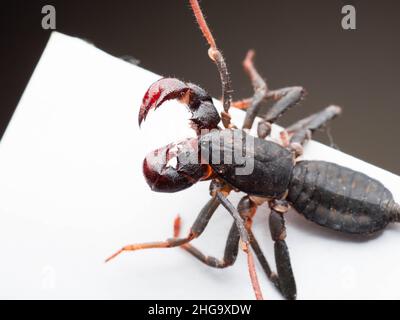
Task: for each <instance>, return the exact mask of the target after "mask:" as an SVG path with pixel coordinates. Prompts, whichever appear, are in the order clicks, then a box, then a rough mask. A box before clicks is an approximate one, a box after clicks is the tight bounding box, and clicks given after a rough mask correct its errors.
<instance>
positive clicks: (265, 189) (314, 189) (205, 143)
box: [200, 129, 400, 234]
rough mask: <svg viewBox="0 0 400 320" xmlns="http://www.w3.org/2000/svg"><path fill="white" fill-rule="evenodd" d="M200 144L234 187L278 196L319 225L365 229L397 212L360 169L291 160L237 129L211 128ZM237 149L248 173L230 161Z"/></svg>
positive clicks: (387, 196) (389, 196)
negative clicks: (217, 129)
mask: <svg viewBox="0 0 400 320" xmlns="http://www.w3.org/2000/svg"><path fill="white" fill-rule="evenodd" d="M200 146H201V147H202V148H203V149H204V150H203V153H205V151H207V153H208V154H212V155H215V154H220V157H219V158H220V159H221V161H220V163H218V164H213V163H212V161H211V160H212V159H211V158H210V159H208V160H209V162H210V165H211V167H212V168H213V169H214V172H215V173H216V174H217V175H218V177H220V178H221V179H222V180H224V181H226V182H227V183H229V184H230V185H232V186H233V187H234V188H236V189H238V190H240V191H243V192H245V193H247V194H249V195H254V196H259V197H265V198H268V199H273V198H277V199H283V198H284V199H286V200H287V201H288V202H289V204H290V205H291V206H292V207H293V208H294V209H296V211H297V212H298V213H300V214H302V215H304V216H305V217H306V218H307V219H308V220H311V221H313V222H315V223H317V224H319V225H321V226H324V227H328V228H330V229H333V230H337V231H342V232H346V233H355V234H368V233H372V232H376V231H379V230H382V229H384V228H385V227H386V226H387V224H388V223H390V222H394V221H397V219H398V217H399V214H400V211H399V207H398V206H397V204H396V203H395V202H394V200H393V195H392V193H391V192H390V191H389V190H388V189H387V188H386V187H385V186H384V185H383V184H382V183H380V182H379V181H377V180H375V179H372V178H370V177H369V176H367V175H365V174H363V173H360V172H357V171H354V170H351V169H348V168H345V167H342V166H339V165H337V164H334V163H330V162H325V161H305V160H304V161H298V162H294V161H293V155H292V152H290V151H289V150H288V149H287V148H284V147H282V146H281V145H279V144H277V143H275V142H272V141H267V140H262V139H259V138H256V137H253V136H251V135H248V134H246V133H245V132H244V131H241V130H231V129H226V130H223V131H214V132H212V133H209V134H207V135H204V136H202V137H201V138H200ZM243 146H247V148H243ZM243 150H245V153H246V160H247V162H248V163H246V164H245V165H248V166H249V165H250V164H249V162H251V161H253V162H254V169H253V170H252V172H251V173H250V174H248V175H238V174H237V172H236V171H237V170H238V169H239V168H242V167H244V163H243V161H242V162H235V161H234V160H235V157H234V154H235V153H236V154H239V153H240V154H242V153H243ZM227 155H228V156H227ZM237 158H240V157H237ZM224 159H227V160H228V163H226V162H225V161H224ZM232 160H233V161H232Z"/></svg>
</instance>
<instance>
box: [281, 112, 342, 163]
mask: <svg viewBox="0 0 400 320" xmlns="http://www.w3.org/2000/svg"><path fill="white" fill-rule="evenodd" d="M341 112H342V109H341V108H340V107H338V106H329V107H326V108H325V109H323V110H322V111H320V112H317V113H315V114H313V115H311V116H308V117H307V118H304V119H301V120H299V121H297V122H296V123H294V124H293V125H291V126H289V127H288V128H286V129H285V131H284V132H286V133H287V134H288V135H289V137H290V140H289V147H290V148H291V149H292V150H293V151H294V152H295V156H296V157H298V156H300V155H302V154H303V145H304V144H305V143H306V142H307V141H308V140H310V139H311V136H312V134H313V132H314V131H315V130H317V129H319V128H321V127H323V126H324V125H326V123H327V122H328V121H330V120H332V119H334V118H335V117H337V116H338V115H340V113H341Z"/></svg>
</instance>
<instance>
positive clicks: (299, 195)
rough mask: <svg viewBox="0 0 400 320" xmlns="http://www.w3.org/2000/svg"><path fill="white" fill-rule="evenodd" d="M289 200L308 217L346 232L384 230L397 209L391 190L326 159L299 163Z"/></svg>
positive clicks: (292, 179)
mask: <svg viewBox="0 0 400 320" xmlns="http://www.w3.org/2000/svg"><path fill="white" fill-rule="evenodd" d="M287 199H288V201H289V202H290V203H291V204H292V206H293V207H294V208H295V209H296V210H297V211H298V212H299V213H300V214H303V215H304V216H305V217H306V218H307V219H309V220H311V221H314V222H315V223H317V224H319V225H322V226H325V227H328V228H331V229H334V230H337V231H342V232H347V233H358V234H364V233H371V232H375V231H378V230H381V229H383V228H384V227H386V225H387V224H388V223H389V222H391V221H393V220H394V219H395V215H396V214H397V211H398V206H397V205H396V204H395V202H394V201H393V196H392V194H391V192H390V191H389V190H388V189H387V188H385V186H384V185H383V184H382V183H380V182H379V181H377V180H375V179H372V178H370V177H369V176H367V175H365V174H363V173H361V172H357V171H354V170H351V169H348V168H345V167H342V166H339V165H337V164H334V163H329V162H324V161H300V162H298V163H297V164H296V166H295V167H294V169H293V173H292V178H291V182H290V184H289V194H288V197H287Z"/></svg>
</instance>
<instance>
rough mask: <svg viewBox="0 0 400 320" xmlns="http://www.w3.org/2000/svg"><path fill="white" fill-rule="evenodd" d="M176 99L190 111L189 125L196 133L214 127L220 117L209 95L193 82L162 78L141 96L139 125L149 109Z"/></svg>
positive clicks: (216, 125)
mask: <svg viewBox="0 0 400 320" xmlns="http://www.w3.org/2000/svg"><path fill="white" fill-rule="evenodd" d="M171 99H178V100H179V101H180V102H182V103H184V104H185V105H186V106H187V107H188V110H189V111H190V112H191V114H192V117H191V118H190V120H191V126H192V127H193V129H195V131H196V132H197V134H200V131H201V130H202V129H216V128H217V127H218V123H219V122H220V117H219V114H218V111H217V109H216V108H215V106H214V104H213V101H212V98H211V96H210V95H209V94H208V93H207V92H206V91H205V90H204V89H202V88H200V87H199V86H197V85H195V84H193V83H185V82H183V81H181V80H178V79H174V78H163V79H160V80H158V81H156V82H154V83H153V84H152V85H151V86H150V88H149V89H148V90H147V92H146V94H145V95H144V97H143V101H142V105H141V106H140V110H139V126H140V125H141V123H142V122H143V121H144V120H145V119H146V117H147V114H148V113H149V111H150V110H151V109H156V108H158V107H159V106H160V105H161V104H163V103H164V102H165V101H167V100H171Z"/></svg>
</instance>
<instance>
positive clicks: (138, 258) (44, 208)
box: [0, 33, 400, 299]
mask: <svg viewBox="0 0 400 320" xmlns="http://www.w3.org/2000/svg"><path fill="white" fill-rule="evenodd" d="M171 74H173V70H171ZM158 77H159V76H157V75H155V74H154V73H151V72H149V71H146V70H144V69H142V68H140V67H137V66H134V65H131V64H129V63H126V62H124V61H122V60H119V59H117V58H115V57H112V56H110V55H108V54H106V53H104V52H102V51H101V50H99V49H97V48H95V47H93V46H92V45H90V44H87V43H85V42H84V41H82V40H79V39H75V38H71V37H68V36H65V35H62V34H59V33H53V34H52V36H51V39H50V41H49V43H48V45H47V48H46V50H45V52H44V53H43V56H42V58H41V60H40V62H39V64H38V66H37V68H36V70H35V72H34V74H33V76H32V78H31V80H30V82H29V85H28V87H27V88H26V91H25V93H24V95H23V96H22V98H21V101H20V103H19V105H18V108H17V110H16V112H15V114H14V116H13V118H12V121H11V123H10V125H9V127H8V129H7V131H6V134H5V135H4V137H3V139H2V141H1V145H0V211H1V223H0V248H1V257H2V258H1V260H2V262H1V265H0V284H1V285H0V298H39V299H40V298H52V299H53V298H55V299H58V298H78V299H80V298H100V299H101V298H110V299H117V298H122V299H146V298H164V299H175V298H182V299H189V298H190V299H253V298H254V295H253V292H252V288H251V285H250V282H249V276H248V273H247V269H246V261H245V257H244V255H243V254H242V253H240V254H239V257H238V261H237V262H236V264H235V265H234V266H233V267H230V268H228V269H225V270H215V269H212V268H209V267H207V266H204V265H202V264H201V263H199V262H198V261H197V260H195V259H194V258H192V257H191V256H189V255H188V254H187V253H185V252H183V251H182V250H179V249H158V250H147V251H140V252H134V253H125V254H123V255H121V256H120V257H119V258H118V259H116V260H115V261H112V262H110V263H109V264H105V263H104V259H105V258H106V257H107V256H108V255H110V254H111V253H113V252H114V251H115V250H117V249H119V248H120V247H121V246H122V245H125V244H128V243H136V242H144V241H152V240H164V239H166V238H168V237H170V236H171V235H172V223H173V219H174V217H175V216H176V214H177V213H179V214H180V215H181V216H182V218H183V222H184V225H183V229H184V230H183V232H185V231H186V230H188V228H189V227H190V224H191V223H192V222H193V221H194V218H195V216H196V215H197V213H198V211H199V210H200V208H201V207H202V205H203V204H204V203H205V201H206V200H207V199H208V183H199V184H197V185H195V186H194V187H192V188H190V189H188V190H186V191H183V192H180V193H176V194H162V193H155V192H151V191H150V189H149V187H148V186H147V184H146V183H145V181H144V178H143V176H142V169H141V164H142V159H143V157H144V156H145V154H146V153H147V152H148V151H150V150H152V149H154V148H156V147H159V146H163V145H165V144H167V143H169V142H172V141H175V140H176V139H178V138H182V137H185V136H188V135H193V133H192V131H191V130H190V129H188V128H187V123H186V119H187V118H188V116H189V114H187V113H186V110H185V108H182V106H181V105H179V106H177V104H176V103H174V102H171V103H168V105H165V106H163V108H160V109H159V110H157V111H156V112H154V113H152V114H151V117H149V120H148V121H146V123H144V125H143V129H142V130H139V128H138V124H137V114H138V108H139V106H140V102H141V99H142V96H143V93H144V92H145V91H146V89H147V87H148V86H149V84H150V83H152V82H153V81H155V80H156V79H158ZM191 80H192V81H194V82H195V80H196V79H191ZM175 106H176V107H175ZM232 112H233V115H234V122H237V123H240V121H241V119H242V118H243V114H242V112H241V111H235V110H233V111H232ZM306 157H307V158H309V159H325V160H329V161H334V162H337V163H340V164H342V165H345V166H347V167H351V168H354V169H357V170H360V171H363V172H365V173H367V174H369V175H370V176H372V177H374V178H377V179H379V180H381V181H382V182H383V183H384V184H385V185H386V186H387V187H388V188H389V189H390V190H392V192H393V193H394V194H395V197H396V199H397V200H399V191H398V190H400V179H399V177H398V176H396V175H393V174H391V173H389V172H387V171H384V170H382V169H379V168H376V167H374V166H372V165H369V164H367V163H365V162H363V161H360V160H357V159H355V158H353V157H350V156H348V155H345V154H343V153H341V152H339V151H336V150H333V149H331V148H328V147H326V146H324V145H321V144H319V143H316V142H311V143H309V144H308V145H307V147H306ZM239 198H240V196H239V195H236V196H233V197H231V199H232V201H234V202H235V203H236V202H237V201H238V199H239ZM266 217H267V215H266V208H262V209H260V210H259V212H258V214H257V216H256V219H255V220H256V221H255V233H256V235H257V236H258V238H259V241H260V243H261V245H262V248H263V249H264V251H265V253H266V254H267V256H268V259H269V260H270V263H271V264H272V265H273V264H274V261H273V250H272V248H273V247H272V241H271V240H270V236H269V233H268V224H267V218H266ZM230 224H231V217H230V216H229V214H228V213H226V212H225V211H224V210H223V209H219V210H218V212H217V214H216V215H215V216H214V217H213V219H212V221H211V223H210V225H209V227H208V228H207V230H206V231H205V233H204V234H203V235H202V237H201V238H200V239H198V240H195V242H194V243H195V244H196V246H198V247H200V248H201V249H202V250H204V251H205V252H206V253H208V254H211V255H215V256H218V257H220V256H222V252H223V247H224V245H225V240H226V236H227V233H228V229H229V227H230ZM287 228H288V238H287V242H288V245H289V247H290V252H291V257H292V263H293V268H294V271H295V275H296V279H297V286H298V298H299V299H313V298H317V299H332V298H340V299H351V298H396V299H398V298H400V291H399V290H398V288H399V287H400V274H399V272H398V269H399V267H400V251H399V245H400V232H399V231H400V228H399V226H397V225H393V226H390V227H388V228H387V229H386V230H385V232H384V233H383V234H381V235H380V236H377V237H374V238H373V239H370V240H357V239H354V238H352V237H349V236H344V235H341V234H337V233H335V232H331V231H328V230H325V229H323V228H321V227H319V226H316V225H314V224H312V223H310V222H308V221H306V220H305V219H304V218H303V217H302V216H300V215H298V214H297V213H295V212H292V213H290V214H288V216H287ZM258 271H259V278H260V281H261V285H262V289H263V293H264V297H265V298H266V299H280V295H279V294H278V293H277V292H276V290H275V289H274V288H273V287H272V285H271V284H270V283H269V282H268V280H267V279H266V277H265V276H264V275H263V274H262V272H261V269H260V268H258Z"/></svg>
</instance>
